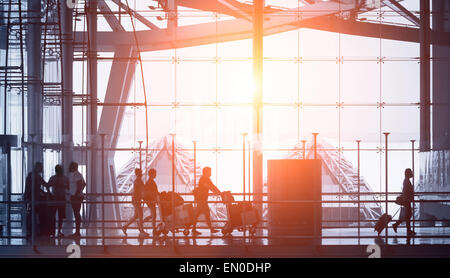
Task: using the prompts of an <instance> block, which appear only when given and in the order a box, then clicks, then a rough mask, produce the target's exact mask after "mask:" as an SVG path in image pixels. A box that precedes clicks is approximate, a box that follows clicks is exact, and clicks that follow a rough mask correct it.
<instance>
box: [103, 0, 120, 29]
mask: <svg viewBox="0 0 450 278" xmlns="http://www.w3.org/2000/svg"><path fill="white" fill-rule="evenodd" d="M97 5H98V9H99V10H100V12H101V13H102V15H103V17H104V18H105V20H106V22H107V23H108V25H109V27H111V29H112V30H113V31H114V32H116V31H125V28H123V26H122V24H120V22H119V20H118V19H117V18H116V16H115V15H114V13H113V12H112V11H111V9H110V8H109V6H108V4H106V2H105V0H98V2H97Z"/></svg>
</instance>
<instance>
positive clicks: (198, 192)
mask: <svg viewBox="0 0 450 278" xmlns="http://www.w3.org/2000/svg"><path fill="white" fill-rule="evenodd" d="M210 177H211V168H209V167H204V168H203V174H202V176H201V177H200V180H199V181H198V187H197V188H196V189H194V199H195V202H196V203H197V210H196V214H195V219H194V228H193V229H192V234H193V235H200V234H201V233H200V232H199V231H197V228H196V227H197V220H198V218H199V216H200V215H202V214H204V215H205V217H206V223H207V224H208V226H209V228H210V230H211V234H213V233H217V232H218V230H216V229H213V227H212V224H211V216H210V211H209V206H208V195H209V191H210V190H211V191H212V192H213V193H215V194H217V195H221V194H222V193H221V192H220V190H219V189H218V188H217V187H216V186H215V185H214V184H213V183H212V181H211V179H210Z"/></svg>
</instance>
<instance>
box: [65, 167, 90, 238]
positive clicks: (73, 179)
mask: <svg viewBox="0 0 450 278" xmlns="http://www.w3.org/2000/svg"><path fill="white" fill-rule="evenodd" d="M68 178H69V193H70V203H71V204H72V210H73V215H74V217H75V233H74V234H72V235H71V237H80V236H81V235H80V227H81V214H80V211H81V203H82V202H83V200H84V196H83V190H84V188H85V187H86V182H85V181H84V178H83V175H81V173H80V172H78V163H76V162H71V163H70V165H69V175H68Z"/></svg>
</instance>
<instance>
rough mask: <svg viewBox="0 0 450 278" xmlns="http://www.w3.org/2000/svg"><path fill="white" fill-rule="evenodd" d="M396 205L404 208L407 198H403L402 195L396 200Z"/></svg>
mask: <svg viewBox="0 0 450 278" xmlns="http://www.w3.org/2000/svg"><path fill="white" fill-rule="evenodd" d="M395 203H396V204H397V205H399V206H403V205H404V204H405V198H403V196H402V195H400V196H398V197H397V198H396V199H395Z"/></svg>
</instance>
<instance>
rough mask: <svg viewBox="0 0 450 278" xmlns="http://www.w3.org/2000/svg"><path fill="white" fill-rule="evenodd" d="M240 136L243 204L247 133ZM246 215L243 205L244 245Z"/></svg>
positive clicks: (243, 196) (243, 198) (243, 197)
mask: <svg viewBox="0 0 450 278" xmlns="http://www.w3.org/2000/svg"><path fill="white" fill-rule="evenodd" d="M241 135H242V171H243V173H242V174H243V179H242V188H243V191H242V202H245V136H247V133H245V132H244V133H241ZM245 215H246V214H245V205H244V219H243V223H242V224H243V225H244V227H243V231H244V243H246V242H247V240H246V236H247V233H246V230H245V222H246V219H245V217H246V216H245Z"/></svg>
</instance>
